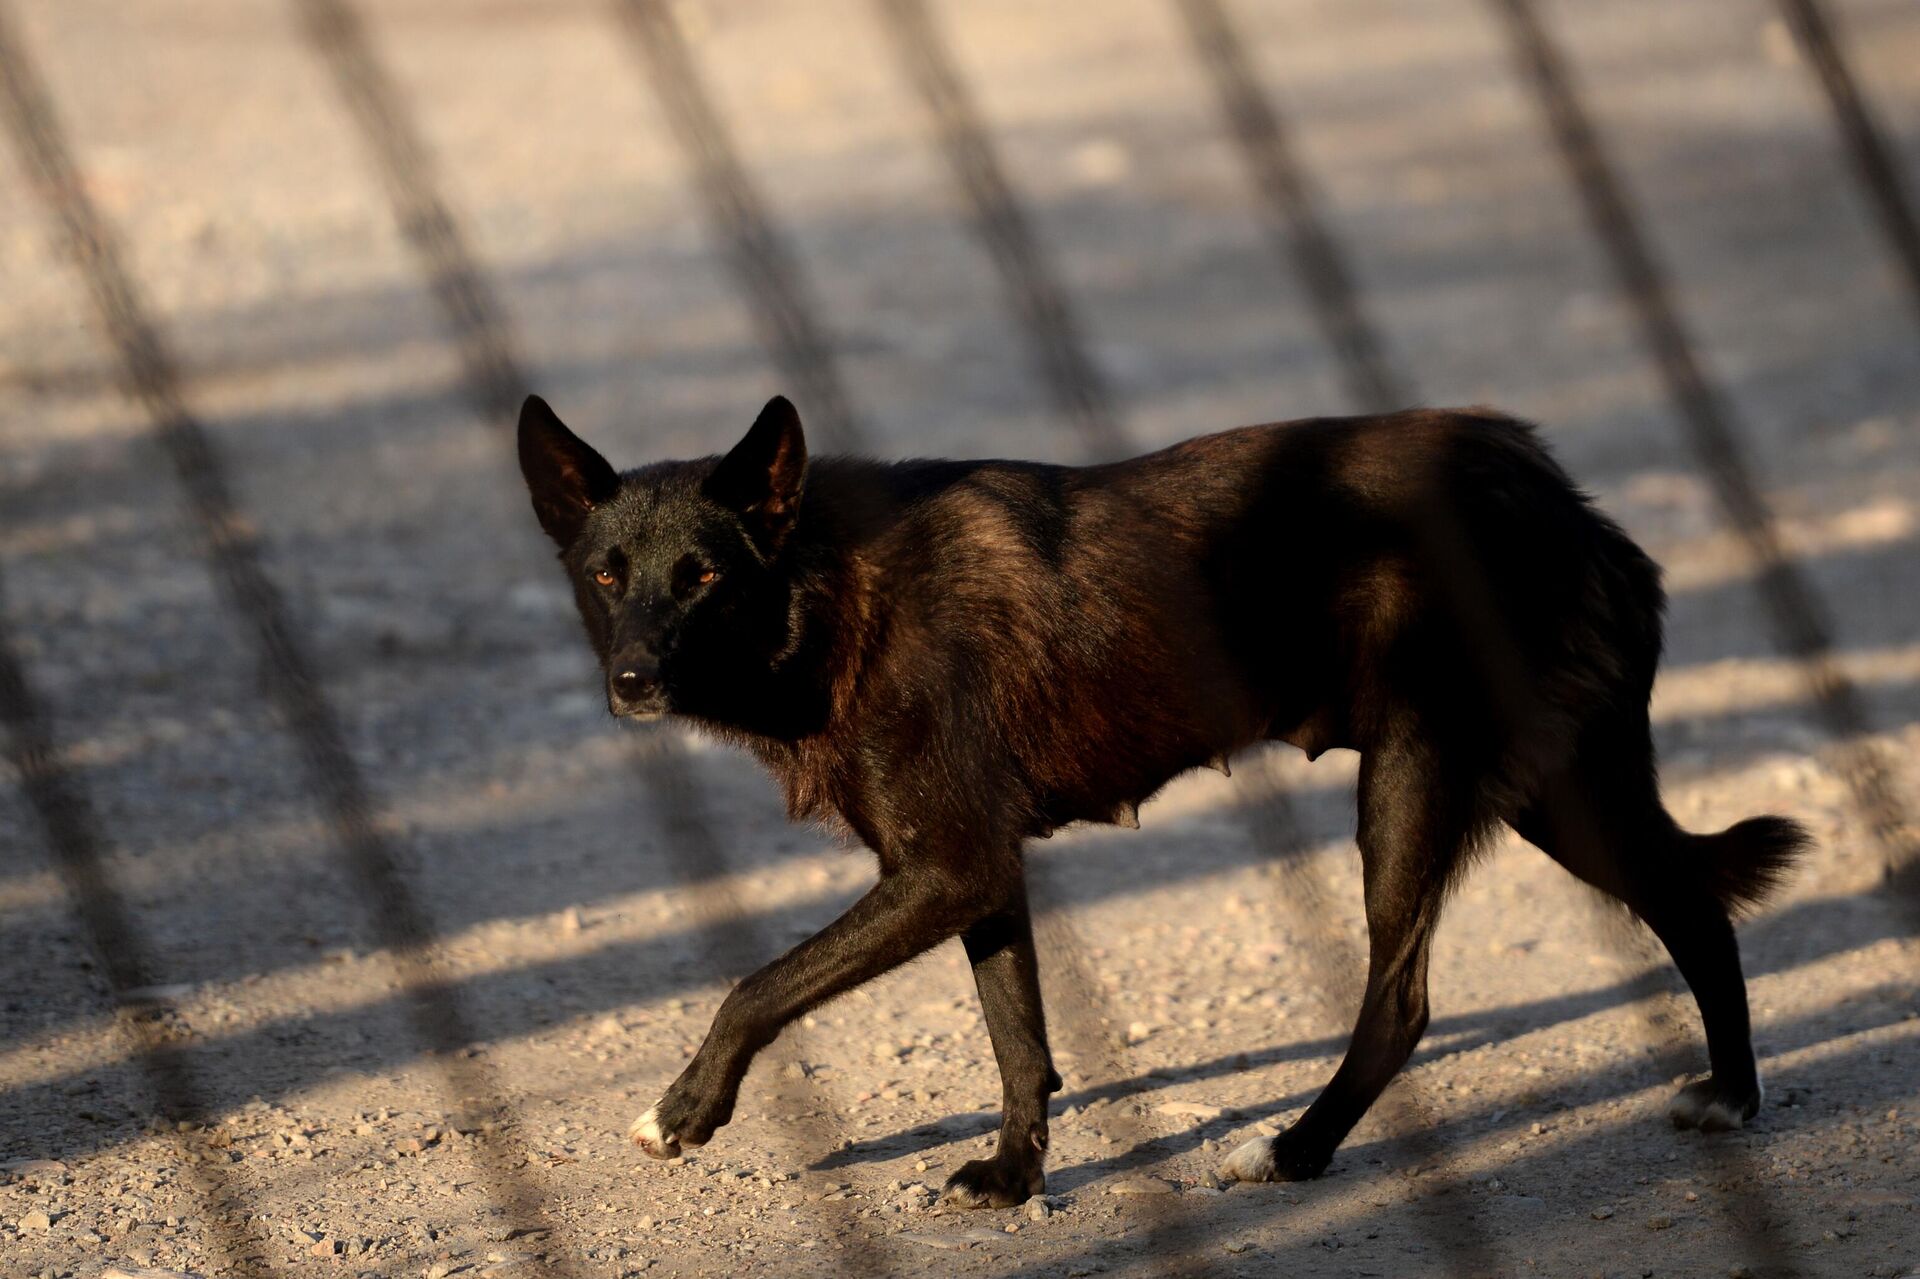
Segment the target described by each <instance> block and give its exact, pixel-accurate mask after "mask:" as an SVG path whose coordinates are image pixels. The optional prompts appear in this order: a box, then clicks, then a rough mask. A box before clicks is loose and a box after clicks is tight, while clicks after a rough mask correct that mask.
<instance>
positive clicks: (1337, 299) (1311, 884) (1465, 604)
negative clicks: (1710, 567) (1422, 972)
mask: <svg viewBox="0 0 1920 1279" xmlns="http://www.w3.org/2000/svg"><path fill="white" fill-rule="evenodd" d="M1175 2H1176V4H1177V5H1178V7H1179V8H1180V10H1181V12H1182V15H1183V17H1184V18H1185V19H1186V23H1187V27H1188V31H1189V33H1190V35H1191V36H1192V38H1193V42H1194V45H1195V49H1196V52H1197V53H1198V55H1199V58H1200V61H1201V63H1202V65H1203V66H1204V67H1205V68H1206V70H1207V72H1208V73H1209V76H1210V78H1211V79H1212V81H1213V83H1214V88H1215V91H1216V93H1217V94H1218V96H1219V99H1220V104H1221V109H1222V112H1223V114H1224V116H1225V118H1226V122H1227V125H1228V128H1229V131H1230V132H1232V134H1233V135H1234V137H1235V140H1236V141H1237V142H1238V143H1239V147H1240V152H1241V157H1242V159H1243V161H1244V162H1245V164H1246V167H1247V170H1248V173H1249V176H1250V177H1251V179H1252V181H1253V185H1254V187H1255V189H1256V190H1257V192H1258V193H1259V194H1260V195H1261V196H1262V197H1263V202H1264V203H1263V211H1264V213H1265V216H1266V220H1267V223H1268V226H1269V228H1270V230H1271V231H1272V233H1273V239H1274V242H1275V244H1276V246H1277V247H1278V249H1279V250H1280V252H1281V254H1282V256H1283V257H1288V258H1290V259H1291V260H1292V261H1293V262H1294V265H1295V270H1296V271H1297V272H1298V274H1299V275H1300V277H1301V279H1302V282H1303V283H1304V284H1305V286H1306V288H1307V292H1308V296H1309V298H1310V299H1311V301H1312V303H1313V306H1314V310H1315V313H1316V316H1317V318H1318V320H1319V323H1320V327H1321V329H1322V332H1323V333H1324V334H1325V336H1326V338H1327V341H1328V344H1329V346H1330V347H1332V349H1333V352H1334V354H1335V356H1336V358H1337V359H1338V360H1339V361H1340V363H1341V366H1342V371H1343V373H1344V374H1345V378H1346V382H1347V387H1348V391H1349V393H1350V394H1351V395H1352V397H1353V398H1354V400H1355V401H1356V402H1357V403H1358V405H1359V406H1360V407H1361V408H1362V409H1363V410H1365V411H1368V412H1386V411H1390V410H1392V409H1394V408H1397V407H1401V406H1403V405H1404V404H1406V403H1407V402H1408V401H1409V400H1411V399H1413V398H1415V397H1414V395H1413V392H1412V391H1411V387H1412V379H1411V378H1410V377H1409V376H1408V375H1407V374H1406V373H1405V372H1404V371H1403V370H1401V369H1398V368H1396V367H1395V366H1394V365H1393V363H1392V361H1391V359H1390V357H1389V356H1388V354H1387V346H1386V343H1385V341H1384V340H1383V339H1382V337H1381V336H1380V335H1379V333H1378V331H1377V329H1375V327H1374V326H1373V324H1372V322H1371V321H1370V320H1369V319H1368V316H1367V311H1366V308H1365V306H1364V305H1363V304H1362V303H1361V301H1360V298H1359V295H1358V288H1357V285H1356V283H1355V277H1354V275H1353V273H1352V271H1351V270H1349V269H1348V267H1347V266H1346V263H1345V260H1344V255H1343V254H1342V252H1341V249H1340V246H1339V241H1338V240H1337V238H1336V237H1335V236H1334V235H1333V234H1332V232H1331V231H1330V230H1328V229H1327V227H1326V226H1325V225H1324V223H1323V222H1322V220H1321V218H1320V215H1319V212H1318V208H1317V201H1315V199H1314V198H1313V184H1312V183H1311V181H1310V179H1309V177H1308V175H1307V174H1306V172H1305V171H1304V169H1303V168H1302V167H1301V166H1300V164H1299V163H1298V161H1297V160H1296V159H1295V157H1294V155H1293V150H1292V147H1291V145H1290V143H1289V142H1288V139H1287V132H1286V130H1285V128H1284V127H1283V125H1282V122H1281V119H1280V116H1279V113H1278V111H1277V110H1276V109H1275V107H1274V106H1273V104H1272V102H1271V100H1270V98H1269V96H1268V94H1267V93H1266V91H1265V90H1264V89H1263V88H1262V87H1261V85H1260V83H1259V79H1258V77H1257V76H1256V75H1255V73H1254V71H1253V65H1252V59H1251V57H1250V56H1249V55H1248V54H1247V52H1246V50H1245V45H1244V42H1243V41H1242V40H1241V38H1240V35H1239V33H1238V31H1237V30H1236V29H1235V27H1234V26H1233V24H1232V22H1231V20H1230V19H1229V17H1228V15H1227V12H1226V10H1225V7H1224V4H1223V3H1222V0H1175ZM1420 540H1421V542H1422V543H1423V544H1424V545H1425V546H1426V547H1427V548H1428V549H1429V551H1430V552H1431V553H1433V554H1434V555H1435V556H1436V559H1437V561H1438V562H1439V564H1440V565H1441V574H1442V577H1443V579H1444V580H1445V582H1446V589H1448V590H1449V591H1450V592H1451V593H1452V594H1453V595H1454V596H1455V611H1456V612H1457V613H1458V614H1459V615H1460V616H1461V617H1462V618H1464V619H1466V621H1467V624H1468V626H1469V627H1470V630H1471V632H1472V634H1473V636H1474V642H1473V644H1472V648H1473V649H1474V651H1476V652H1478V653H1480V654H1482V655H1483V658H1484V660H1483V662H1482V664H1481V665H1482V669H1481V670H1480V672H1479V674H1480V675H1481V677H1482V678H1483V679H1484V680H1485V681H1486V683H1487V686H1488V688H1489V689H1490V691H1491V692H1492V694H1493V709H1494V713H1495V714H1496V715H1498V716H1501V717H1504V718H1508V719H1509V720H1511V719H1512V718H1514V717H1516V716H1519V715H1521V714H1524V707H1525V705H1526V701H1527V694H1526V690H1525V689H1524V687H1522V686H1520V685H1519V684H1517V683H1516V673H1517V672H1518V671H1519V670H1520V669H1521V664H1520V662H1519V660H1518V656H1517V654H1515V653H1514V652H1513V642H1512V640H1511V638H1510V637H1509V636H1508V635H1506V634H1505V633H1504V632H1503V631H1502V630H1501V629H1500V628H1498V627H1497V626H1496V625H1494V624H1493V622H1492V617H1493V604H1494V601H1493V600H1492V598H1491V596H1490V594H1489V591H1490V587H1489V584H1488V583H1487V582H1486V580H1485V578H1484V576H1483V575H1482V574H1481V573H1480V571H1479V568H1478V565H1477V563H1476V562H1475V561H1474V559H1473V557H1472V555H1471V552H1470V551H1469V550H1468V548H1467V547H1466V546H1465V544H1464V541H1463V540H1462V536H1461V533H1460V530H1459V529H1458V528H1457V527H1456V526H1455V525H1454V522H1453V521H1452V520H1451V519H1450V518H1448V517H1447V515H1446V512H1445V511H1443V510H1437V511H1434V512H1430V513H1429V514H1428V516H1427V518H1426V519H1425V520H1424V521H1423V527H1422V529H1421V532H1420ZM1261 790H1262V791H1264V792H1265V793H1264V795H1263V796H1262V798H1261V799H1260V800H1258V801H1257V802H1258V803H1260V804H1261V805H1262V806H1263V807H1264V808H1266V809H1267V810H1268V811H1270V812H1271V811H1274V810H1275V809H1276V808H1279V807H1281V806H1284V805H1285V803H1286V795H1285V792H1284V791H1283V790H1281V789H1280V788H1279V787H1278V786H1276V785H1274V784H1273V783H1272V780H1271V779H1267V780H1265V781H1264V783H1263V784H1262V786H1261ZM1581 818H1582V815H1581V814H1578V813H1574V814H1569V815H1568V820H1567V826H1568V828H1569V829H1579V828H1582V827H1583V826H1585V825H1590V824H1591V823H1590V822H1585V821H1582V820H1581ZM1283 865H1284V866H1286V867H1287V868H1288V869H1289V870H1294V869H1296V868H1295V867H1294V865H1293V864H1291V863H1283ZM1290 891H1291V893H1292V894H1295V895H1298V896H1299V897H1300V899H1301V901H1303V902H1306V903H1309V908H1308V910H1307V911H1306V912H1305V913H1306V914H1308V915H1309V917H1312V916H1315V915H1316V914H1317V913H1318V912H1316V911H1314V910H1313V909H1312V907H1311V903H1313V902H1315V901H1317V900H1324V898H1325V889H1324V887H1323V886H1322V885H1321V884H1319V883H1318V882H1317V881H1314V880H1308V879H1306V878H1304V877H1303V876H1300V875H1299V874H1297V873H1295V874H1294V875H1293V876H1292V878H1291V883H1290ZM1324 940H1325V941H1326V943H1327V944H1329V945H1331V944H1336V943H1337V942H1338V941H1339V940H1340V939H1337V938H1327V939H1324ZM1619 941H1620V939H1619V938H1618V937H1617V936H1613V935H1611V934H1610V935H1609V937H1608V942H1609V944H1610V945H1612V946H1614V948H1615V949H1616V950H1619V949H1620V947H1619ZM1622 958H1623V959H1629V960H1638V961H1639V962H1640V964H1641V965H1642V968H1641V971H1640V973H1639V974H1638V976H1637V977H1636V978H1635V979H1634V981H1633V982H1632V987H1633V990H1634V995H1635V1002H1636V1003H1641V1004H1644V1003H1645V1001H1647V1000H1649V999H1654V998H1658V997H1662V996H1665V995H1667V994H1668V990H1669V986H1668V982H1667V981H1664V980H1662V979H1663V977H1665V976H1666V975H1667V973H1668V972H1670V969H1671V966H1670V965H1669V964H1667V963H1666V962H1665V956H1664V955H1660V956H1657V957H1656V956H1649V955H1646V954H1637V955H1632V956H1628V955H1626V954H1624V952H1623V953H1622ZM1332 976H1333V977H1334V978H1335V979H1336V985H1335V987H1334V989H1336V990H1341V991H1344V992H1345V994H1344V996H1343V997H1344V998H1346V999H1348V1000H1349V1001H1350V1002H1355V1003H1357V1002H1358V992H1357V991H1355V990H1354V989H1353V986H1354V983H1353V981H1352V979H1351V972H1350V970H1349V969H1338V970H1335V971H1333V973H1332ZM1646 1020H1647V1026H1648V1030H1649V1033H1650V1035H1651V1036H1652V1037H1653V1038H1654V1040H1655V1041H1656V1043H1657V1044H1658V1045H1659V1047H1660V1048H1661V1050H1662V1057H1663V1058H1664V1059H1665V1060H1664V1062H1663V1065H1664V1066H1665V1067H1666V1068H1667V1069H1669V1070H1671V1069H1678V1068H1680V1066H1681V1063H1682V1061H1683V1060H1684V1058H1683V1056H1682V1054H1683V1053H1685V1052H1687V1051H1688V1050H1689V1049H1690V1044H1688V1043H1687V1042H1686V1041H1685V1039H1684V1037H1683V1036H1682V1035H1681V1034H1680V1033H1679V1032H1678V1030H1677V1028H1676V1027H1674V1026H1673V1025H1671V1024H1662V1023H1656V1021H1655V1020H1654V1019H1653V1018H1652V1017H1651V1016H1649V1017H1648V1018H1647V1019H1646ZM1395 1096H1396V1094H1395V1093H1394V1092H1390V1093H1388V1094H1387V1095H1386V1096H1385V1097H1383V1098H1382V1100H1383V1101H1389V1102H1391V1101H1392V1100H1393V1099H1394V1098H1395ZM1398 1100H1399V1102H1400V1105H1401V1114H1400V1115H1398V1116H1397V1117H1396V1118H1397V1120H1398V1122H1397V1124H1396V1127H1397V1128H1398V1130H1399V1131H1400V1132H1401V1133H1402V1134H1404V1135H1405V1136H1406V1137H1407V1138H1409V1139H1410V1141H1411V1144H1412V1145H1413V1146H1414V1147H1415V1149H1416V1150H1417V1151H1418V1152H1419V1153H1420V1154H1421V1156H1422V1158H1434V1157H1438V1155H1439V1150H1438V1142H1437V1141H1436V1140H1435V1139H1434V1138H1433V1136H1432V1134H1431V1133H1430V1132H1428V1131H1427V1130H1426V1128H1427V1116H1426V1114H1425V1106H1424V1099H1423V1098H1422V1097H1421V1095H1420V1093H1419V1090H1418V1089H1417V1087H1416V1086H1414V1085H1413V1083H1412V1081H1410V1080H1403V1081H1401V1085H1400V1089H1399V1091H1398ZM1733 1171H1736V1172H1742V1173H1744V1172H1745V1171H1747V1170H1745V1169H1735V1170H1733ZM1743 1184H1744V1183H1743ZM1767 1190H1768V1188H1767V1187H1766V1186H1765V1185H1764V1183H1761V1184H1760V1185H1759V1187H1758V1190H1757V1192H1752V1193H1750V1192H1747V1191H1743V1192H1742V1193H1741V1200H1742V1202H1743V1203H1744V1204H1745V1205H1746V1206H1747V1207H1748V1208H1749V1209H1750V1210H1751V1212H1750V1215H1754V1216H1757V1217H1759V1218H1760V1219H1762V1220H1765V1221H1769V1222H1771V1221H1776V1220H1778V1216H1779V1214H1778V1212H1777V1211H1775V1209H1774V1206H1773V1205H1772V1204H1771V1203H1770V1202H1769V1201H1768V1199H1767ZM1437 1225H1438V1229H1439V1233H1440V1234H1441V1235H1442V1242H1443V1243H1444V1244H1445V1245H1446V1246H1447V1248H1448V1250H1449V1252H1450V1254H1451V1257H1452V1260H1453V1262H1454V1264H1455V1265H1456V1266H1457V1267H1460V1268H1462V1269H1463V1270H1464V1271H1465V1272H1467V1273H1477V1272H1481V1271H1484V1270H1486V1269H1488V1268H1489V1267H1490V1266H1492V1265H1493V1262H1494V1253H1493V1250H1492V1247H1491V1241H1490V1240H1488V1239H1487V1237H1486V1236H1485V1233H1484V1232H1482V1231H1480V1230H1478V1229H1477V1228H1476V1227H1474V1226H1473V1225H1472V1224H1471V1223H1470V1222H1468V1221H1467V1220H1465V1219H1463V1218H1461V1217H1460V1216H1459V1215H1458V1214H1452V1213H1443V1214H1440V1215H1439V1217H1438V1221H1437ZM1759 1237H1760V1238H1761V1239H1763V1240H1768V1239H1769V1238H1770V1236H1768V1235H1767V1234H1766V1233H1765V1231H1764V1229H1763V1231H1762V1232H1761V1234H1760V1236H1759ZM1773 1250H1774V1251H1777V1244H1776V1245H1775V1246H1774V1248H1773Z"/></svg>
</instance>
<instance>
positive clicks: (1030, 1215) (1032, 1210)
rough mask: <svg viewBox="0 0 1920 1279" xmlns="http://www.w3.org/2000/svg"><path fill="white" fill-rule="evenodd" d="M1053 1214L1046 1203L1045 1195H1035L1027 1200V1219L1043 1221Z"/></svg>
mask: <svg viewBox="0 0 1920 1279" xmlns="http://www.w3.org/2000/svg"><path fill="white" fill-rule="evenodd" d="M1052 1215H1053V1209H1052V1208H1051V1207H1050V1206H1049V1205H1048V1204H1047V1197H1046V1196H1045V1195H1035V1196H1034V1197H1033V1198H1031V1199H1029V1200H1027V1220H1028V1221H1045V1220H1046V1219H1047V1218H1048V1217H1051V1216H1052Z"/></svg>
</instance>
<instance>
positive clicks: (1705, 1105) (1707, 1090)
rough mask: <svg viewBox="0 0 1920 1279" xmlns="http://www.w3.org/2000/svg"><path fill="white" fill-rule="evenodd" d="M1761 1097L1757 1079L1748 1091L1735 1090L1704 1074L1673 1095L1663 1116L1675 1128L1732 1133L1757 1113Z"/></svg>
mask: <svg viewBox="0 0 1920 1279" xmlns="http://www.w3.org/2000/svg"><path fill="white" fill-rule="evenodd" d="M1761 1096H1762V1089H1761V1087H1760V1084H1759V1081H1758V1080H1756V1081H1755V1082H1754V1085H1753V1088H1752V1089H1751V1091H1736V1090H1734V1089H1730V1088H1727V1087H1724V1086H1723V1085H1721V1084H1719V1083H1716V1082H1715V1081H1714V1079H1713V1077H1712V1076H1708V1077H1707V1078H1705V1079H1696V1080H1694V1081H1693V1082H1692V1083H1690V1084H1688V1085H1687V1086H1686V1087H1685V1088H1682V1089H1681V1090H1680V1091H1679V1092H1678V1093H1677V1094H1676V1095H1675V1096H1674V1099H1673V1104H1672V1105H1671V1106H1669V1107H1668V1108H1667V1118H1669V1119H1671V1120H1672V1121H1673V1126H1674V1127H1675V1128H1698V1129H1699V1130H1700V1131H1701V1132H1732V1131H1733V1130H1734V1129H1736V1128H1741V1127H1744V1126H1745V1125H1746V1122H1747V1120H1749V1119H1751V1118H1753V1117H1754V1116H1755V1115H1757V1114H1759V1113H1760V1100H1761Z"/></svg>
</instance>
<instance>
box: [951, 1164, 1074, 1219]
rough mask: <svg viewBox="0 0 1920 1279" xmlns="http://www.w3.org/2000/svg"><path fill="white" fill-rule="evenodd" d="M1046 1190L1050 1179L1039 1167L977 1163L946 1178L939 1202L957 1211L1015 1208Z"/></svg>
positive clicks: (964, 1165)
mask: <svg viewBox="0 0 1920 1279" xmlns="http://www.w3.org/2000/svg"><path fill="white" fill-rule="evenodd" d="M1046 1188H1047V1175H1046V1173H1045V1172H1044V1171H1042V1170H1041V1168H1040V1166H1039V1165H1038V1164H1035V1165H1033V1166H1031V1167H1021V1166H1019V1165H1016V1164H1009V1163H1002V1162H1001V1161H1000V1160H998V1159H975V1160H974V1161H973V1162H971V1163H966V1164H962V1165H961V1166H960V1170H959V1171H958V1172H956V1173H954V1174H953V1176H951V1177H948V1178H947V1188H946V1190H945V1191H943V1192H942V1193H941V1196H940V1202H942V1203H944V1204H947V1205H949V1206H951V1207H955V1208H1015V1207H1018V1206H1019V1205H1021V1204H1023V1203H1025V1202H1026V1201H1027V1200H1029V1199H1031V1198H1033V1197H1034V1196H1035V1195H1038V1194H1042V1193H1044V1192H1045V1191H1046Z"/></svg>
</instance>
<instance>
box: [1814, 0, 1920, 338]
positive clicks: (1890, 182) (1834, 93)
mask: <svg viewBox="0 0 1920 1279" xmlns="http://www.w3.org/2000/svg"><path fill="white" fill-rule="evenodd" d="M1780 9H1781V12H1782V13H1784V14H1785V15H1786V19H1787V25H1788V26H1789V27H1790V28H1792V30H1793V34H1794V38H1795V39H1797V40H1798V41H1799V42H1800V47H1801V49H1803V50H1804V51H1805V52H1806V55H1807V60H1808V61H1809V62H1811V63H1813V69H1814V72H1815V74H1816V75H1818V76H1819V78H1820V87H1821V88H1822V89H1824V90H1825V91H1826V94H1827V104H1828V105H1829V106H1830V107H1832V108H1833V122H1834V125H1835V126H1836V127H1837V128H1838V129H1839V130H1840V140H1841V141H1842V142H1843V143H1844V144H1845V145H1846V148H1847V158H1848V159H1849V160H1851V161H1852V162H1853V168H1854V174H1855V176H1856V177H1858V178H1859V180H1860V185H1861V186H1862V187H1864V188H1865V189H1866V196H1867V203H1868V204H1870V205H1872V206H1873V211H1874V214H1875V216H1877V217H1878V218H1879V220H1880V229H1881V231H1882V232H1883V233H1884V234H1885V235H1886V237H1887V244H1888V246H1889V247H1890V248H1891V249H1892V250H1893V255H1894V257H1895V259H1897V260H1898V262H1899V264H1900V269H1901V271H1902V273H1903V274H1904V275H1905V277H1906V281H1907V299H1908V301H1910V302H1912V303H1913V308H1914V316H1915V318H1916V319H1920V219H1916V218H1915V216H1914V210H1913V200H1912V197H1910V196H1909V195H1908V194H1907V193H1908V190H1909V189H1910V187H1909V184H1908V182H1907V181H1906V178H1905V175H1904V174H1903V173H1902V171H1901V165H1900V160H1899V157H1898V155H1897V153H1896V152H1895V151H1894V149H1893V148H1892V147H1891V146H1889V145H1888V144H1887V135H1886V130H1885V129H1883V128H1881V127H1880V122H1879V121H1878V120H1876V119H1875V118H1874V115H1873V110H1872V108H1871V107H1869V106H1868V105H1867V99H1866V95H1864V94H1863V93H1861V92H1860V88H1859V84H1858V82H1857V81H1856V80H1855V78H1854V75H1853V71H1852V69H1851V68H1850V67H1848V65H1847V59H1846V55H1845V54H1844V53H1843V52H1841V48H1840V40H1839V37H1838V36H1836V35H1835V33H1834V28H1833V23H1832V22H1831V21H1830V20H1829V19H1828V17H1827V12H1826V6H1825V5H1824V4H1822V3H1821V0H1780Z"/></svg>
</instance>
